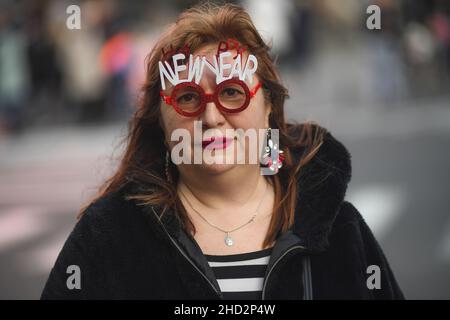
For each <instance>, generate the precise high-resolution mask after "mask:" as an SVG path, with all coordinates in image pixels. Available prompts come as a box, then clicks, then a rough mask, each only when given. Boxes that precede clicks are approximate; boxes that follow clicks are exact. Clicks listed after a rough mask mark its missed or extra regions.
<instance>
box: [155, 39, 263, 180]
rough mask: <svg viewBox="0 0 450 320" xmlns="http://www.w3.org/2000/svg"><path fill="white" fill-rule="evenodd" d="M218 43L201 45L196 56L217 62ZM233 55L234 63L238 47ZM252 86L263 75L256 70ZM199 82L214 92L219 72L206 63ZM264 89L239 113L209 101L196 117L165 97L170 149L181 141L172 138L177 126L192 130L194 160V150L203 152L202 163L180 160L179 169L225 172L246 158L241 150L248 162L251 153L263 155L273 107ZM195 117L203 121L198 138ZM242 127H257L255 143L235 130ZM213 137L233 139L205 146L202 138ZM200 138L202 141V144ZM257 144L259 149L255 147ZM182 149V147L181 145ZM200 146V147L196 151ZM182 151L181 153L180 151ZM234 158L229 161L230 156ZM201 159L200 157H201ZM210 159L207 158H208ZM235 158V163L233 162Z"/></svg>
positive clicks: (244, 56) (168, 91)
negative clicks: (223, 145) (239, 158)
mask: <svg viewBox="0 0 450 320" xmlns="http://www.w3.org/2000/svg"><path fill="white" fill-rule="evenodd" d="M217 48H218V44H209V45H205V46H203V47H201V48H200V49H199V50H197V51H196V52H194V53H193V56H194V58H195V57H196V56H200V57H201V56H205V57H206V59H207V60H208V61H209V62H210V63H211V64H213V58H214V57H215V55H216V53H217ZM230 52H231V53H232V54H231V56H229V57H225V58H224V62H225V63H229V64H232V63H233V57H234V56H235V54H236V51H235V50H230ZM247 56H248V54H247V53H246V52H244V53H243V54H242V68H244V65H245V61H247ZM184 78H186V74H183V72H180V79H184ZM244 80H245V83H246V84H247V86H248V88H249V90H252V89H253V88H254V87H255V86H256V85H257V84H258V83H259V78H258V77H257V75H256V74H253V82H252V83H250V82H249V79H248V77H246V78H245V79H244ZM199 85H200V86H201V87H202V88H203V90H204V91H205V92H206V93H213V92H214V90H215V88H216V86H217V84H216V76H215V74H214V73H213V72H212V71H211V70H210V69H209V68H208V67H206V66H205V68H204V70H203V73H202V77H201V79H200V82H199ZM172 90H173V86H172V85H169V86H167V87H166V90H164V94H165V95H167V96H170V94H171V93H172ZM263 92H264V91H263V90H262V89H259V90H258V91H257V93H256V95H255V96H254V97H253V98H251V99H250V103H249V105H248V107H247V108H246V109H245V110H243V111H241V112H239V113H222V112H221V111H220V110H219V109H218V108H217V107H216V104H215V103H214V102H209V103H207V104H206V109H205V111H204V112H203V113H202V114H200V115H198V116H195V117H185V116H183V115H181V114H179V113H177V112H176V111H175V109H174V108H173V107H172V106H171V105H168V104H166V103H165V102H164V101H161V117H162V119H161V120H162V125H163V130H164V133H165V140H166V145H168V146H169V148H170V150H172V149H173V147H174V146H175V145H178V144H179V143H180V141H178V140H177V141H171V135H172V133H173V132H174V130H176V129H185V130H187V132H189V136H190V137H191V139H190V142H189V144H188V146H187V148H189V149H190V156H191V162H190V163H194V152H197V155H198V154H199V153H198V152H201V164H199V165H195V166H192V165H191V166H189V165H187V164H179V165H178V169H180V170H182V171H183V170H203V171H205V170H206V171H207V172H211V173H222V172H225V171H227V170H230V169H232V168H234V167H235V166H242V162H239V163H237V154H238V152H240V155H245V158H244V159H245V160H244V161H245V162H244V163H247V164H248V163H252V164H255V162H254V161H253V160H251V162H250V161H249V159H250V158H249V155H250V154H253V153H257V154H256V155H253V156H254V157H255V156H256V159H259V155H260V151H259V150H260V149H259V147H258V146H259V145H260V138H261V133H260V132H261V130H264V129H266V128H268V126H269V114H270V111H271V106H270V104H269V103H267V102H266V101H265V98H264V93H263ZM227 94H233V92H228V93H227ZM194 121H201V125H200V126H199V123H198V124H197V126H199V127H197V129H196V130H197V131H196V134H197V133H198V132H200V133H201V136H200V137H199V138H196V139H195V141H194ZM199 129H200V131H199ZM236 129H242V130H243V132H246V131H247V130H249V129H250V131H254V132H255V133H256V137H257V140H256V145H254V144H253V145H251V144H250V143H249V140H248V138H245V139H242V136H241V137H239V136H236V135H234V134H233V132H234V131H233V130H236ZM211 137H227V138H230V140H229V141H230V143H228V144H227V147H226V148H225V149H222V148H219V149H215V148H208V147H207V148H206V149H204V148H203V147H202V141H203V140H208V138H211ZM198 142H200V144H198ZM255 147H256V149H255ZM177 150H179V149H177ZM195 150H197V151H195ZM177 154H178V153H177ZM230 157H231V159H233V160H232V161H229V159H230ZM219 158H221V159H226V160H225V161H220V160H219ZM197 159H198V158H197ZM206 159H208V160H207V161H205V160H206ZM230 162H231V163H230Z"/></svg>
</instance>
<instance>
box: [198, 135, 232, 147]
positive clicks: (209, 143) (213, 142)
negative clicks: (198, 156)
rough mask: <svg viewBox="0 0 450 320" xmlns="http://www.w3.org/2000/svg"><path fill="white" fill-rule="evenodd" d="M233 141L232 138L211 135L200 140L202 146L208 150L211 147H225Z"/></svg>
mask: <svg viewBox="0 0 450 320" xmlns="http://www.w3.org/2000/svg"><path fill="white" fill-rule="evenodd" d="M232 141H233V139H232V138H227V137H212V138H210V139H206V140H203V141H202V147H203V148H206V149H208V150H211V149H225V148H226V147H228V146H229V145H230V143H231V142H232Z"/></svg>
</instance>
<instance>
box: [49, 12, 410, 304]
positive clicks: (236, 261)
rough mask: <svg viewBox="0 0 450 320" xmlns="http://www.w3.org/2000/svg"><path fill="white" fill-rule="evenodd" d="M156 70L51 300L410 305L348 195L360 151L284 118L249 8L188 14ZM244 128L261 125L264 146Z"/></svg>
mask: <svg viewBox="0 0 450 320" xmlns="http://www.w3.org/2000/svg"><path fill="white" fill-rule="evenodd" d="M147 63H148V64H147V77H146V82H145V85H144V88H143V99H142V103H141V105H140V107H139V108H138V110H137V111H136V113H135V115H134V116H133V118H132V119H131V122H130V131H129V137H128V141H127V148H126V151H125V154H124V157H123V159H122V162H121V164H120V166H119V168H118V170H117V172H116V173H115V174H114V175H113V176H112V178H110V179H109V180H108V181H107V183H106V184H105V185H104V187H103V188H102V189H101V192H100V193H99V195H98V196H97V197H96V199H94V200H93V201H92V202H91V203H90V204H89V205H88V206H86V207H85V208H83V209H82V210H81V211H80V213H81V217H80V220H79V221H78V223H77V225H76V226H75V228H74V230H73V231H72V233H71V235H70V236H69V238H68V239H67V241H66V243H65V245H64V247H63V249H62V251H61V253H60V255H59V256H58V259H57V261H56V263H55V266H54V268H53V269H52V271H51V274H50V276H49V279H48V281H47V284H46V286H45V288H44V291H43V293H42V298H44V299H54V298H87V299H96V298H144V299H230V298H231V299H329V298H335V299H401V298H403V294H402V292H401V290H400V288H399V286H398V285H397V282H396V280H395V278H394V276H393V274H392V272H391V269H390V267H389V265H388V262H387V261H386V258H385V256H384V254H383V252H382V250H381V248H380V246H379V245H378V243H377V241H376V240H375V238H374V237H373V235H372V233H371V231H370V229H369V228H368V226H367V225H366V223H365V222H364V220H363V218H362V217H361V215H360V214H359V212H358V211H357V209H355V207H354V206H353V205H352V204H350V203H349V202H347V201H345V200H344V196H345V192H346V189H347V184H348V182H349V180H350V176H351V166H350V155H349V153H348V152H347V150H346V149H345V147H344V146H343V145H342V144H341V143H339V142H338V141H336V140H335V139H334V138H333V137H332V135H331V134H330V133H329V132H327V131H326V130H325V129H324V128H321V127H319V126H318V125H315V124H312V123H305V124H288V123H286V122H285V119H284V109H283V108H284V100H285V98H286V97H287V90H286V89H285V88H284V87H283V85H282V84H281V82H280V79H279V77H278V75H277V72H276V70H275V67H274V64H273V61H272V60H271V58H270V56H269V48H268V46H267V45H266V44H265V43H264V41H263V40H262V39H261V37H260V35H259V34H258V32H257V31H256V29H255V27H254V25H253V23H252V22H251V20H250V17H249V15H248V14H247V13H246V12H245V11H244V10H243V9H242V8H240V7H238V6H234V5H224V6H213V5H203V6H198V7H195V8H192V9H189V10H187V11H185V12H183V13H182V14H181V15H180V17H179V18H178V19H177V21H176V22H175V23H174V24H172V25H171V26H170V27H169V28H168V29H167V31H166V32H165V33H164V34H163V36H162V37H161V39H160V40H159V41H158V42H157V44H156V45H155V47H154V49H153V50H152V52H151V53H150V55H149V57H148V61H147ZM233 129H234V131H233ZM237 129H243V130H247V131H248V130H250V131H251V130H253V131H261V130H262V132H263V133H264V135H263V136H262V138H261V137H260V136H257V137H258V139H257V146H258V147H257V149H252V147H251V146H250V144H247V143H245V142H246V139H247V138H248V140H251V139H250V138H249V137H247V136H244V138H243V139H242V135H239V134H238V133H236V132H237ZM177 130H181V131H182V132H184V133H188V134H189V137H190V139H189V140H188V143H185V144H184V145H183V146H182V147H184V149H183V152H181V153H179V154H183V159H184V160H187V161H184V162H183V161H181V162H180V161H179V160H180V159H179V157H178V159H177V152H174V151H175V150H178V149H179V144H178V143H179V141H178V140H177V139H173V134H174V132H176V131H177ZM196 130H197V132H198V131H199V132H200V133H201V134H202V135H201V138H200V140H198V138H197V139H196V138H195V134H196ZM229 132H232V133H229ZM193 136H194V138H193ZM230 150H231V151H230ZM198 151H200V155H201V158H200V160H202V161H201V162H200V163H196V162H194V164H192V161H191V160H192V159H194V158H195V155H194V154H195V153H196V152H198ZM206 151H208V152H206ZM238 151H242V152H244V155H245V157H244V162H240V163H238V161H236V160H237V156H236V155H237V154H238ZM255 153H258V155H261V157H259V158H258V159H259V160H260V161H258V162H256V163H254V162H251V161H250V157H251V155H253V154H255ZM221 155H222V156H223V155H225V156H228V159H230V157H231V158H232V159H233V161H230V162H228V161H226V162H223V163H220V161H217V160H218V159H219V157H220V156H221ZM208 157H209V160H211V159H212V160H213V161H206V160H207V159H206V158H208ZM373 266H375V268H378V269H376V270H375V273H373V272H374V271H371V270H372V268H374V267H373ZM376 271H378V273H377V272H376ZM368 272H369V273H368Z"/></svg>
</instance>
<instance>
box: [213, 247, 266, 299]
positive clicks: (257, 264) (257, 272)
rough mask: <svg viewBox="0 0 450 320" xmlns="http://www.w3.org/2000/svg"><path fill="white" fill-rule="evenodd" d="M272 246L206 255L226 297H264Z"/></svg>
mask: <svg viewBox="0 0 450 320" xmlns="http://www.w3.org/2000/svg"><path fill="white" fill-rule="evenodd" d="M271 253H272V248H267V249H263V250H259V251H253V252H247V253H240V254H231V255H205V257H206V259H207V260H208V263H209V265H210V267H211V268H212V270H213V271H214V274H215V275H216V279H217V282H218V283H219V286H220V289H221V291H222V293H223V297H224V299H236V300H238V299H239V300H240V299H250V300H260V299H261V298H262V287H263V283H264V275H265V272H266V268H267V264H268V262H269V258H270V254H271Z"/></svg>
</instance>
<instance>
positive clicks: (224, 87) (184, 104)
mask: <svg viewBox="0 0 450 320" xmlns="http://www.w3.org/2000/svg"><path fill="white" fill-rule="evenodd" d="M261 86H262V84H261V82H258V83H257V84H256V86H255V87H254V88H253V89H252V90H250V89H249V88H248V86H247V84H246V83H245V82H244V81H242V80H239V79H234V78H233V79H228V80H225V81H223V82H221V83H220V84H218V85H217V87H216V90H215V91H214V93H206V92H205V90H203V88H202V87H201V86H199V85H198V84H196V83H195V82H183V83H179V84H177V85H176V86H175V87H174V88H173V90H172V93H171V95H170V96H167V95H165V94H164V92H163V91H161V92H160V95H161V98H163V100H164V102H165V103H166V104H168V105H171V106H173V108H174V109H175V111H176V112H178V113H179V114H181V115H183V116H186V117H195V116H198V115H199V114H201V113H202V112H203V111H205V108H206V104H207V103H209V102H214V103H215V104H216V106H217V107H218V108H219V110H220V111H222V112H225V113H237V112H241V111H243V110H245V109H246V108H247V107H248V105H249V103H250V99H251V98H253V97H254V96H255V94H256V92H258V89H259V88H261Z"/></svg>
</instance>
